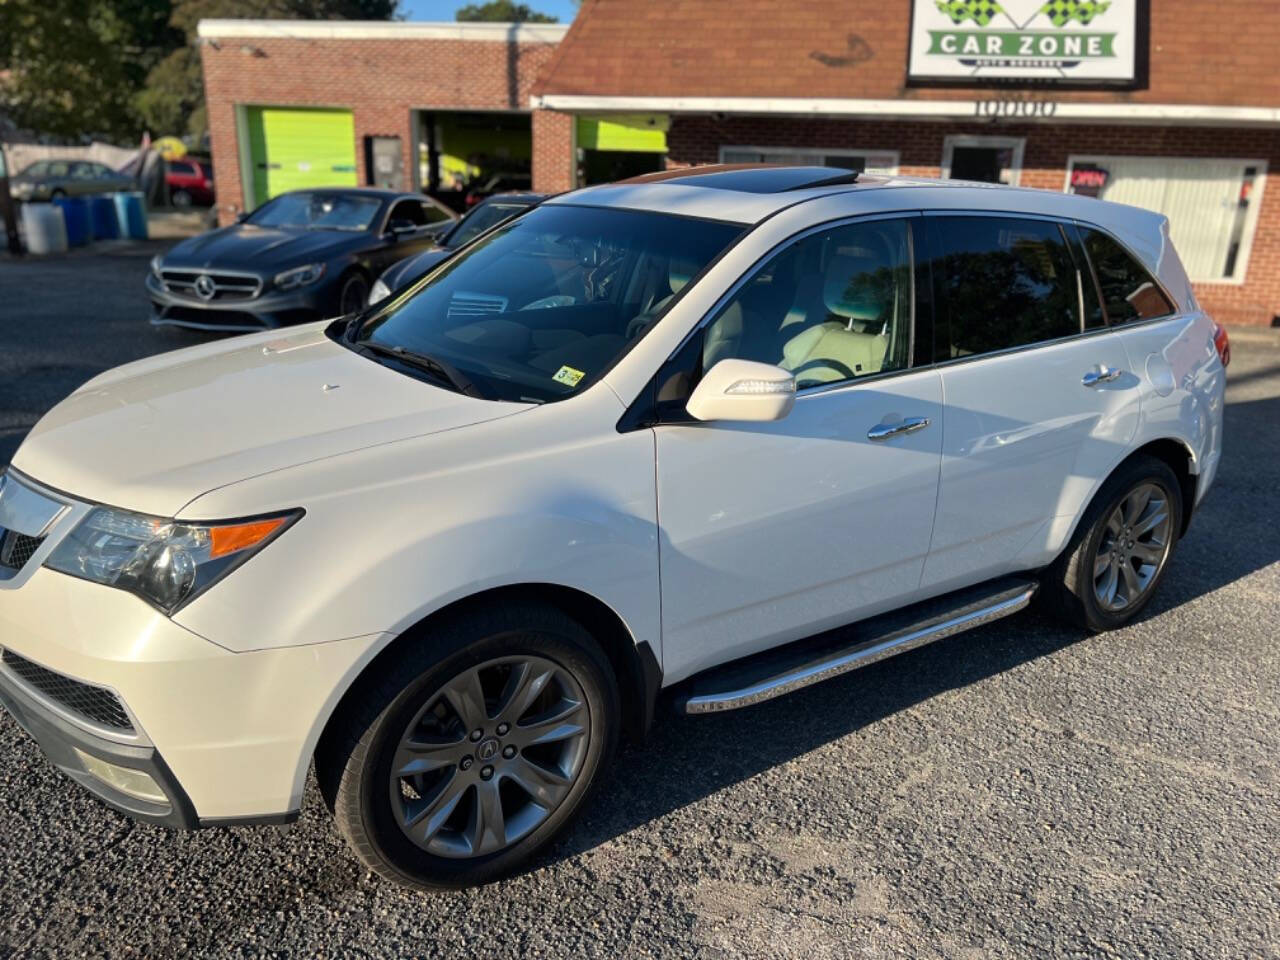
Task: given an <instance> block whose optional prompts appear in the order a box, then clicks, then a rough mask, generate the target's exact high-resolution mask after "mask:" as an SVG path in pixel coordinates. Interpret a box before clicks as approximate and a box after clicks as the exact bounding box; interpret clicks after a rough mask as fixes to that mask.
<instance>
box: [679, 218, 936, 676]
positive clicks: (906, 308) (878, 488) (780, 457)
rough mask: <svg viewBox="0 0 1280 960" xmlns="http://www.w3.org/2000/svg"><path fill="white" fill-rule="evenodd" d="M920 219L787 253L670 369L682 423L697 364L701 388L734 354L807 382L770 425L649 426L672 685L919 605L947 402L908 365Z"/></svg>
mask: <svg viewBox="0 0 1280 960" xmlns="http://www.w3.org/2000/svg"><path fill="white" fill-rule="evenodd" d="M912 219H913V218H906V219H903V218H898V219H880V220H871V221H865V220H864V221H858V222H856V223H853V224H847V225H844V226H840V227H835V228H827V229H825V230H820V231H816V232H813V233H810V234H809V235H807V236H805V237H803V238H801V239H799V240H797V241H795V242H793V243H792V244H790V245H788V246H787V247H786V248H784V249H783V250H782V251H780V252H779V253H778V254H776V255H775V256H774V257H772V258H771V259H770V260H769V261H767V262H766V264H765V265H764V266H762V267H761V268H760V269H759V270H757V271H755V272H754V273H753V274H752V275H751V277H750V278H749V279H748V280H747V281H746V283H745V284H744V285H743V286H742V287H741V288H740V289H739V290H738V292H737V293H735V294H734V295H733V296H732V297H731V298H730V300H729V301H728V303H727V304H725V305H724V306H723V307H722V308H721V309H720V310H719V311H718V312H717V313H716V315H715V317H714V318H713V320H712V322H711V323H710V324H708V325H707V326H706V327H705V328H704V329H703V330H702V331H701V332H699V333H698V334H696V335H695V338H694V340H692V341H691V342H690V344H689V345H688V346H687V347H686V348H685V350H683V351H682V353H681V356H680V357H678V358H677V360H676V361H674V368H675V369H674V372H671V371H664V374H668V376H666V377H665V378H664V379H660V383H667V384H675V385H676V386H675V388H674V389H675V392H676V396H677V401H676V403H675V404H674V409H675V410H676V412H677V419H678V413H679V411H680V410H682V404H683V401H682V399H680V398H681V397H683V396H687V391H688V389H689V381H690V378H689V377H688V375H686V374H684V373H683V372H682V371H681V370H680V369H679V368H680V367H681V365H682V364H684V363H688V364H689V368H688V369H689V370H691V371H692V373H693V375H694V378H696V374H697V372H698V371H699V370H703V369H710V367H712V366H714V364H715V363H716V362H717V361H719V360H721V359H724V358H726V357H742V358H746V359H751V360H759V361H762V362H766V363H773V364H778V365H780V366H783V367H786V368H787V369H789V370H791V371H792V372H793V373H794V374H795V376H796V379H797V385H798V388H799V395H798V397H797V400H796V404H795V407H794V409H793V410H792V411H791V413H790V414H789V415H788V416H787V417H786V418H785V419H783V420H781V421H778V422H775V423H763V424H761V423H730V422H713V423H696V422H665V423H660V424H659V425H658V426H657V427H655V428H654V429H655V434H656V445H657V479H658V517H659V527H660V547H659V550H660V559H661V577H662V621H663V667H664V673H665V674H666V676H667V678H668V679H670V680H672V681H674V680H678V679H681V678H683V677H685V676H688V675H689V674H691V673H694V672H696V671H698V670H701V669H704V668H706V667H709V666H712V665H714V664H717V663H721V662H724V661H726V660H731V659H735V658H737V657H740V656H745V655H747V654H750V653H753V652H755V651H758V650H760V649H763V648H766V647H769V646H773V645H775V644H778V643H783V642H786V641H789V640H793V639H798V638H801V637H804V636H807V635H810V634H813V633H816V632H820V631H822V630H824V629H827V628H830V627H834V626H838V625H840V624H843V623H847V622H850V621H852V620H854V619H859V618H861V617H863V616H870V615H873V614H875V613H878V612H881V611H883V610H885V609H889V608H892V607H896V606H900V605H902V604H905V603H909V602H910V601H911V600H912V599H914V597H915V596H916V592H917V588H918V586H919V582H920V575H921V572H922V569H923V563H924V558H925V555H926V553H927V551H928V548H929V534H930V530H931V527H932V524H933V510H934V503H935V501H936V498H937V483H938V463H939V456H940V450H941V440H942V432H941V429H940V423H939V418H940V416H941V413H942V406H941V401H942V393H941V382H940V376H939V374H938V373H937V371H935V370H932V369H921V370H911V369H909V365H910V362H911V357H912V314H913V306H914V301H915V297H914V282H913V270H912V263H911V249H912V233H913V228H912ZM916 219H917V222H918V218H916ZM682 358H683V359H682ZM663 389H665V388H663V387H661V386H660V390H659V398H660V400H661V398H662V395H663ZM667 419H668V420H670V419H671V418H670V417H668V418H667ZM685 419H686V421H687V417H686V418H685ZM872 437H878V439H873V438H872Z"/></svg>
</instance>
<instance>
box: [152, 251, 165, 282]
mask: <svg viewBox="0 0 1280 960" xmlns="http://www.w3.org/2000/svg"><path fill="white" fill-rule="evenodd" d="M163 263H164V256H163V255H162V254H159V253H157V254H156V255H155V256H154V257H152V258H151V274H152V276H156V277H158V276H160V267H161V265H162V264H163Z"/></svg>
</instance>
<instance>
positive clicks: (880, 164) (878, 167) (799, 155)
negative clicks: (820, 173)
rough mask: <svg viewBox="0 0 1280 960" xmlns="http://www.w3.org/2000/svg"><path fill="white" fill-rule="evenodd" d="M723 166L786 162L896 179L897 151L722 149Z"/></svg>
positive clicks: (771, 148)
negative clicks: (878, 174) (887, 176)
mask: <svg viewBox="0 0 1280 960" xmlns="http://www.w3.org/2000/svg"><path fill="white" fill-rule="evenodd" d="M720 162H721V163H783V164H802V165H819V166H824V167H839V168H841V169H845V170H856V171H857V172H858V173H880V174H887V175H889V176H893V175H894V174H896V173H897V172H898V151H897V150H834V149H833V150H824V149H822V148H811V147H721V148H720Z"/></svg>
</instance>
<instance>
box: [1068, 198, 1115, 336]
mask: <svg viewBox="0 0 1280 960" xmlns="http://www.w3.org/2000/svg"><path fill="white" fill-rule="evenodd" d="M1066 227H1070V228H1071V229H1070V230H1068V231H1067V238H1068V239H1069V240H1070V246H1071V255H1072V256H1073V257H1077V258H1078V259H1079V261H1080V262H1081V263H1083V264H1084V269H1086V270H1088V271H1089V281H1090V282H1091V283H1092V284H1093V295H1094V296H1095V297H1097V298H1098V310H1099V312H1101V314H1102V327H1101V329H1103V330H1105V329H1108V328H1109V327H1110V326H1111V318H1110V317H1108V316H1107V301H1106V300H1105V299H1103V296H1102V284H1101V283H1099V282H1098V271H1097V270H1095V269H1094V266H1093V258H1092V257H1090V256H1089V251H1088V250H1086V249H1085V246H1084V237H1082V236H1081V235H1080V223H1079V221H1076V220H1072V221H1071V222H1070V223H1068V224H1065V225H1064V229H1066ZM1081 296H1082V297H1083V296H1084V294H1083V293H1082V294H1081ZM1083 309H1084V305H1083V303H1082V304H1081V311H1082V312H1083ZM1084 329H1085V330H1086V331H1087V330H1088V329H1089V328H1088V326H1085V327H1084ZM1095 329H1096V328H1095Z"/></svg>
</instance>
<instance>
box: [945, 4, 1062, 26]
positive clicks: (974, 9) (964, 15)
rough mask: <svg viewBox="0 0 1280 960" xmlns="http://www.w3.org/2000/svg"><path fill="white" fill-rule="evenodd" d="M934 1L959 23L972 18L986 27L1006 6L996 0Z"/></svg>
mask: <svg viewBox="0 0 1280 960" xmlns="http://www.w3.org/2000/svg"><path fill="white" fill-rule="evenodd" d="M934 2H935V3H937V5H938V9H939V10H941V11H942V12H943V13H945V14H946V15H947V16H948V17H950V18H951V20H952V22H954V23H957V24H959V23H964V22H965V21H966V20H972V21H974V22H975V23H976V24H977V25H978V26H980V27H985V26H986V25H987V24H989V23H990V22H991V19H992V18H993V17H994V16H995V15H996V14H997V13H1004V8H1003V7H1001V6H1000V4H998V3H996V2H995V0H934ZM1051 2H1054V0H1051Z"/></svg>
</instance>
